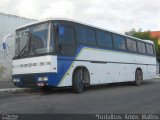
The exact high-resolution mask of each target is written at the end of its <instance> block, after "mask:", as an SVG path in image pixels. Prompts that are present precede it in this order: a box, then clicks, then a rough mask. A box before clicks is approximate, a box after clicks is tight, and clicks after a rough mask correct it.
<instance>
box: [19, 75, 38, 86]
mask: <svg viewBox="0 0 160 120" xmlns="http://www.w3.org/2000/svg"><path fill="white" fill-rule="evenodd" d="M21 83H22V85H24V86H36V78H35V76H33V75H25V76H23V77H21Z"/></svg>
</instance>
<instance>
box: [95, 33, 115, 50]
mask: <svg viewBox="0 0 160 120" xmlns="http://www.w3.org/2000/svg"><path fill="white" fill-rule="evenodd" d="M96 34H97V44H98V46H100V47H106V48H112V46H113V44H112V43H113V42H112V35H111V34H109V33H106V32H103V31H100V30H98V31H97V33H96Z"/></svg>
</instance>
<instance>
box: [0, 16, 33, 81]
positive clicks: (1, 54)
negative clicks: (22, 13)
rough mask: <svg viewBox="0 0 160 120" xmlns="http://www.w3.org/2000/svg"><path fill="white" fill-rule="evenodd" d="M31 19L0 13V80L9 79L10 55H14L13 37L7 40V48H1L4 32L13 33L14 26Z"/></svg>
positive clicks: (16, 26)
mask: <svg viewBox="0 0 160 120" xmlns="http://www.w3.org/2000/svg"><path fill="white" fill-rule="evenodd" d="M34 21H35V20H33V19H27V18H22V17H18V16H14V15H8V14H4V13H0V80H1V81H4V80H10V79H11V75H12V71H11V68H12V57H13V56H14V50H15V49H14V48H15V45H14V44H15V38H9V39H8V40H7V43H8V46H9V49H7V50H5V51H4V50H3V47H2V42H3V38H4V36H5V35H6V34H11V33H14V32H15V30H16V28H18V27H21V26H22V25H25V24H28V23H31V22H34Z"/></svg>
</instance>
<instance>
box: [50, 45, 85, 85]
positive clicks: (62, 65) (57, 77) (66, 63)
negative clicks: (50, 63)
mask: <svg viewBox="0 0 160 120" xmlns="http://www.w3.org/2000/svg"><path fill="white" fill-rule="evenodd" d="M83 47H84V46H80V47H79V48H78V49H77V51H76V54H75V56H70V57H69V56H58V57H57V64H58V65H57V66H58V72H57V73H53V74H50V75H49V76H48V77H49V80H50V81H49V82H50V83H49V84H50V85H53V86H58V84H59V83H60V82H61V80H62V79H63V77H64V75H65V74H66V72H67V71H68V69H69V68H70V66H71V65H72V63H73V62H74V60H75V59H76V57H77V55H78V54H79V52H80V51H81V50H82V48H83ZM67 59H68V60H67Z"/></svg>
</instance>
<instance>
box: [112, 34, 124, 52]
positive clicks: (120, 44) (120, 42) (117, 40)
mask: <svg viewBox="0 0 160 120" xmlns="http://www.w3.org/2000/svg"><path fill="white" fill-rule="evenodd" d="M113 40H114V47H115V48H116V49H119V50H126V40H125V38H124V37H122V36H120V35H113Z"/></svg>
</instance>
